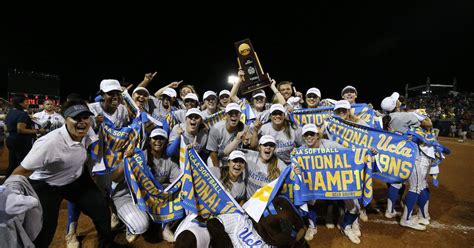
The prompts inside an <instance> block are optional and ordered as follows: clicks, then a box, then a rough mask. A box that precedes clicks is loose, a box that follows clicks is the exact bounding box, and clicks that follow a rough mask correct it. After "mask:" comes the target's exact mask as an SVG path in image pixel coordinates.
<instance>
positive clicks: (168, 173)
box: [147, 158, 181, 188]
mask: <svg viewBox="0 0 474 248" xmlns="http://www.w3.org/2000/svg"><path fill="white" fill-rule="evenodd" d="M147 161H148V160H147ZM148 165H149V166H150V167H151V171H152V172H153V175H154V176H155V178H156V180H158V182H159V183H160V184H161V185H162V186H163V188H166V187H167V186H168V185H169V184H171V183H172V182H174V181H175V180H176V179H178V177H179V175H180V174H181V170H180V169H179V165H178V164H177V163H176V162H174V161H173V160H171V158H160V159H157V158H153V164H152V163H148Z"/></svg>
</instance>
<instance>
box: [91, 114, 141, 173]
mask: <svg viewBox="0 0 474 248" xmlns="http://www.w3.org/2000/svg"><path fill="white" fill-rule="evenodd" d="M142 118H144V115H139V116H138V117H137V118H135V119H134V120H133V123H132V124H131V125H129V126H128V127H123V128H116V127H115V125H114V124H113V123H112V121H110V120H109V119H107V118H104V122H103V123H102V124H101V126H100V127H99V131H98V135H99V140H98V141H96V142H94V143H93V144H91V145H90V146H89V152H90V155H91V158H92V159H93V160H96V161H100V160H101V159H102V160H103V162H104V165H105V170H103V171H95V172H94V173H96V174H99V175H101V174H107V173H110V172H112V171H114V170H115V169H117V168H118V166H120V165H121V164H122V162H123V159H124V155H125V152H126V151H128V150H133V149H135V147H137V146H139V145H140V143H141V142H140V140H141V139H142V137H140V136H141V135H140V132H141V129H142V128H141V127H142V123H143V122H142Z"/></svg>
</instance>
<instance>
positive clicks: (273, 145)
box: [262, 142, 276, 148]
mask: <svg viewBox="0 0 474 248" xmlns="http://www.w3.org/2000/svg"><path fill="white" fill-rule="evenodd" d="M262 146H263V147H272V148H275V147H276V144H275V143H270V142H269V143H265V144H262Z"/></svg>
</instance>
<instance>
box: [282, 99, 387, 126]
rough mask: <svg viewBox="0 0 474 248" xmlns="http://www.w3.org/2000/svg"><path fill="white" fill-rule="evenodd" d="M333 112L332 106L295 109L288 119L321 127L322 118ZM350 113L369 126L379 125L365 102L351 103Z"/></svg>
mask: <svg viewBox="0 0 474 248" xmlns="http://www.w3.org/2000/svg"><path fill="white" fill-rule="evenodd" d="M333 112H334V106H330V107H320V108H311V109H296V110H294V111H293V113H290V120H291V121H293V122H295V123H297V124H298V125H300V126H304V125H305V124H309V123H312V124H315V125H316V126H318V127H322V125H323V124H324V120H326V118H328V117H330V116H332V115H333ZM351 113H352V114H353V115H355V116H357V117H358V118H360V119H361V120H363V121H365V122H366V123H367V124H368V125H369V126H370V127H378V126H379V125H378V123H377V121H376V120H375V117H376V116H375V111H374V110H373V109H372V108H371V107H369V106H368V105H367V104H365V103H357V104H352V105H351Z"/></svg>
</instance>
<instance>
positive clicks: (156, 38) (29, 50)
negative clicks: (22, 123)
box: [7, 0, 474, 103]
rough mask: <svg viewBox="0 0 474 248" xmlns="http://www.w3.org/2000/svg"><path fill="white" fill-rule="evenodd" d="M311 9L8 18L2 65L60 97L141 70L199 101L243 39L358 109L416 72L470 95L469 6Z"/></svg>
mask: <svg viewBox="0 0 474 248" xmlns="http://www.w3.org/2000/svg"><path fill="white" fill-rule="evenodd" d="M312 5H313V6H311V7H309V6H299V7H286V6H272V7H277V8H278V9H276V10H274V11H273V10H271V8H270V6H269V7H268V9H266V8H265V9H264V8H258V9H253V11H250V12H249V10H252V6H246V7H245V8H243V7H239V9H232V8H231V7H228V8H222V9H221V10H219V11H217V10H216V11H213V10H209V7H210V6H204V7H207V8H208V10H207V11H197V10H196V9H194V8H191V7H190V9H189V10H182V9H178V8H171V7H169V8H168V7H167V8H156V7H151V6H148V8H149V9H148V8H147V9H137V10H136V12H134V10H133V9H129V10H128V11H129V12H119V11H117V12H113V11H110V12H107V13H106V14H105V13H104V12H99V11H97V12H96V13H93V12H91V11H90V10H87V11H80V13H69V11H54V10H49V11H34V12H33V11H31V13H24V14H22V15H15V16H14V17H11V18H10V19H9V25H8V39H7V42H8V45H7V48H8V49H7V63H8V68H10V69H11V68H18V69H25V70H37V71H43V72H49V73H55V74H58V75H60V76H61V78H62V86H61V95H62V96H63V97H64V96H65V95H67V94H69V93H71V92H79V93H81V94H82V95H83V96H84V97H88V96H89V95H92V94H94V92H96V91H97V90H98V88H99V82H100V80H101V79H103V78H117V79H120V80H122V78H125V80H126V81H129V82H130V81H131V82H139V81H141V80H142V79H143V74H144V73H146V72H151V71H157V72H158V76H157V78H156V79H155V80H154V81H153V82H152V84H151V85H150V89H151V90H153V91H154V90H157V89H158V88H159V87H161V86H162V85H164V84H165V83H169V82H171V81H174V80H180V79H183V80H184V82H185V83H191V84H195V85H196V86H197V88H198V89H199V91H200V93H201V94H202V93H203V92H204V91H205V90H207V89H213V90H220V89H223V88H227V87H229V86H228V84H227V83H226V81H227V76H228V75H229V74H231V73H234V74H235V73H236V69H237V63H236V54H235V50H234V42H236V41H239V40H242V39H245V38H250V39H251V41H252V43H253V45H254V48H255V50H256V51H257V53H258V55H259V57H260V61H261V62H262V65H263V68H264V70H265V71H267V72H269V73H270V75H271V76H272V77H273V78H275V79H276V80H277V81H282V80H290V81H293V82H295V83H296V86H297V88H298V89H300V91H303V92H304V91H306V89H307V88H309V87H311V86H313V87H318V88H319V89H321V91H322V94H323V98H326V97H331V98H338V97H339V94H340V90H341V89H342V87H344V86H345V85H347V84H352V85H354V86H356V87H357V88H358V90H359V100H360V102H364V101H371V102H374V103H376V102H380V100H381V99H382V98H383V97H384V96H386V95H388V94H390V93H391V92H392V91H399V92H401V93H402V92H404V85H405V83H416V84H421V83H424V81H425V79H426V77H427V76H430V77H431V80H432V83H450V82H451V81H452V78H453V77H456V78H457V81H458V86H459V89H460V90H471V91H472V90H474V86H473V85H474V70H473V68H474V63H473V55H474V48H473V47H474V45H473V44H474V35H473V30H474V23H473V16H474V14H473V13H474V3H473V2H472V1H470V0H465V1H426V2H424V3H423V4H421V3H410V4H406V5H390V4H387V3H385V1H384V3H382V4H380V3H379V5H374V4H369V3H363V4H362V5H360V3H351V4H346V5H342V4H340V3H339V4H336V3H321V2H319V3H312ZM242 6H245V5H244V4H242ZM245 12H246V13H245ZM137 15H141V16H142V17H138V16H137Z"/></svg>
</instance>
